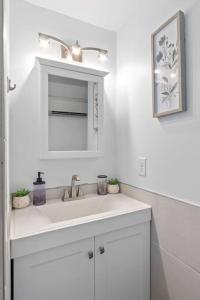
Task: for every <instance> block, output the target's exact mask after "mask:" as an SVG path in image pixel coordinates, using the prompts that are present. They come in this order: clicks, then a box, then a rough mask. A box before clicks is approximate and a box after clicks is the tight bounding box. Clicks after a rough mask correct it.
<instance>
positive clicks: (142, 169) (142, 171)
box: [138, 157, 147, 177]
mask: <svg viewBox="0 0 200 300" xmlns="http://www.w3.org/2000/svg"><path fill="white" fill-rule="evenodd" d="M146 163H147V159H146V157H139V158H138V174H139V176H143V177H146Z"/></svg>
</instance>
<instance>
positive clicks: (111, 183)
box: [108, 178, 119, 194]
mask: <svg viewBox="0 0 200 300" xmlns="http://www.w3.org/2000/svg"><path fill="white" fill-rule="evenodd" d="M108 193H109V194H117V193H119V180H118V179H117V178H110V179H109V180H108Z"/></svg>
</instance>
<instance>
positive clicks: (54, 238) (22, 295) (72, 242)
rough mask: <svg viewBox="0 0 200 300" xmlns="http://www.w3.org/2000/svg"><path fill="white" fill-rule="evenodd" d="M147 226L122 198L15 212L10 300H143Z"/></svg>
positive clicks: (142, 212)
mask: <svg viewBox="0 0 200 300" xmlns="http://www.w3.org/2000/svg"><path fill="white" fill-rule="evenodd" d="M150 220H151V208H150V206H148V205H146V204H144V203H142V202H139V201H137V200H135V199H132V198H129V197H127V196H125V195H123V194H117V195H106V196H97V195H92V194H91V195H87V197H86V198H85V199H81V200H75V201H68V202H62V201H61V200H49V201H48V203H47V204H46V205H45V206H41V207H34V206H30V207H28V208H26V209H24V210H14V211H13V212H12V224H11V257H12V266H13V268H12V269H13V274H12V276H13V289H14V300H27V299H28V300H36V299H37V300H55V299H57V300H94V299H95V300H122V299H123V300H149V299H150Z"/></svg>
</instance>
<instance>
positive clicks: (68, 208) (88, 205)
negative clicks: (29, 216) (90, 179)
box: [37, 196, 140, 223]
mask: <svg viewBox="0 0 200 300" xmlns="http://www.w3.org/2000/svg"><path fill="white" fill-rule="evenodd" d="M139 204H140V203H138V206H139ZM131 208H134V209H136V203H135V202H133V201H131V200H130V199H128V198H127V199H126V200H124V199H123V200H120V198H119V199H118V198H113V197H109V196H101V197H100V196H98V197H94V198H93V197H92V198H86V199H82V200H75V201H67V202H62V201H59V202H58V203H51V204H48V205H44V206H41V207H37V209H38V210H39V211H40V212H41V213H42V214H44V215H46V216H47V217H48V218H49V219H50V220H51V222H53V223H57V222H63V221H67V220H73V219H78V218H83V217H87V216H91V215H98V214H104V213H111V212H113V213H117V212H124V211H129V210H131Z"/></svg>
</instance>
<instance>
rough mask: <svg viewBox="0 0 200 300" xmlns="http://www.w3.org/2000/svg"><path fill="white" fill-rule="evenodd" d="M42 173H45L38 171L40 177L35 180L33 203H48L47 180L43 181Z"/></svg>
mask: <svg viewBox="0 0 200 300" xmlns="http://www.w3.org/2000/svg"><path fill="white" fill-rule="evenodd" d="M41 174H44V173H43V172H38V177H37V179H36V181H35V182H33V205H43V204H45V203H46V190H45V181H43V179H42V177H41Z"/></svg>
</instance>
